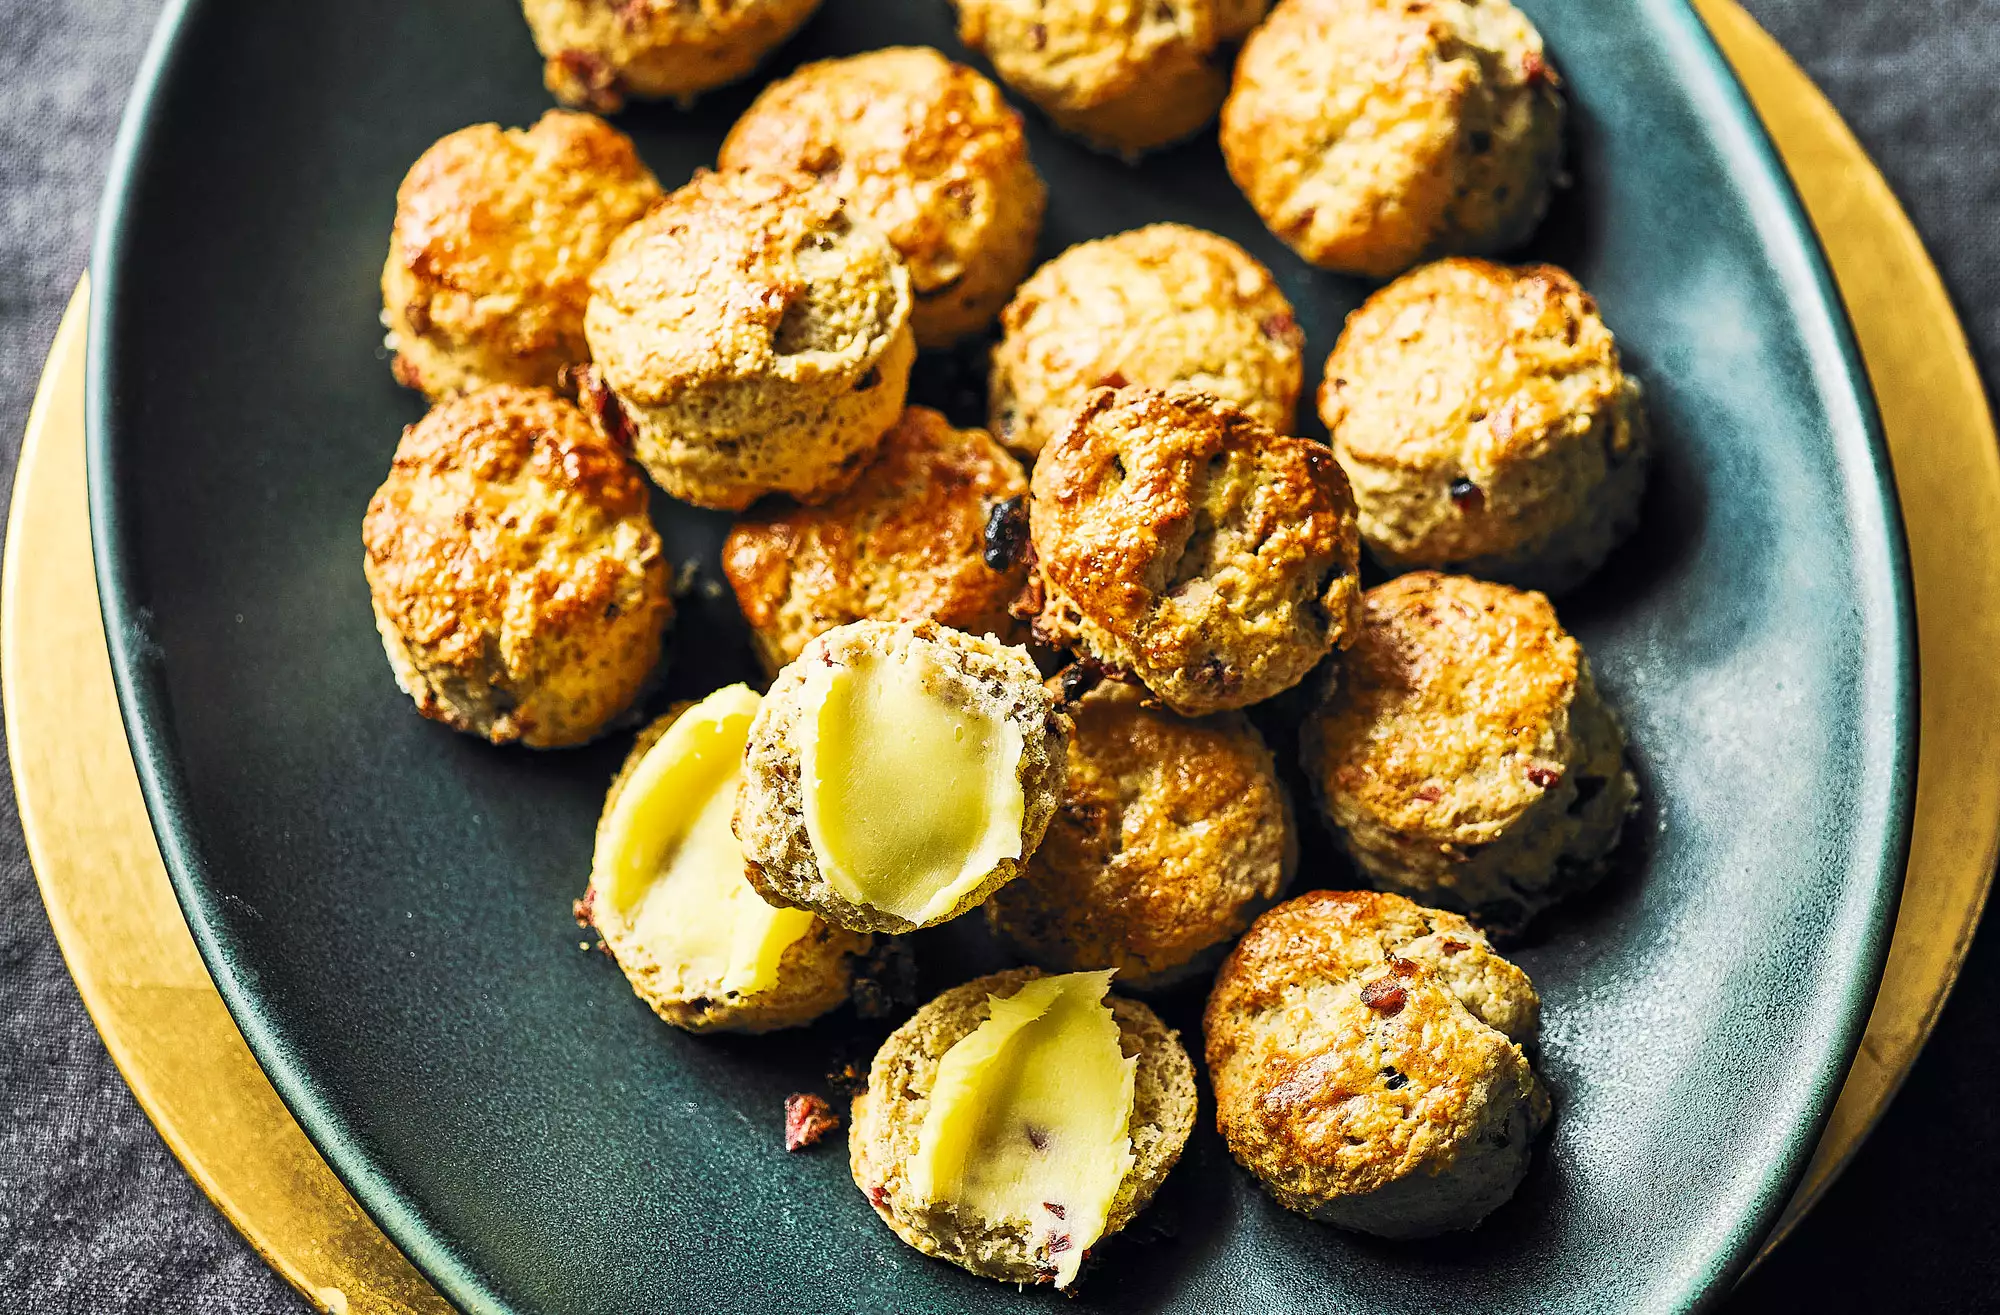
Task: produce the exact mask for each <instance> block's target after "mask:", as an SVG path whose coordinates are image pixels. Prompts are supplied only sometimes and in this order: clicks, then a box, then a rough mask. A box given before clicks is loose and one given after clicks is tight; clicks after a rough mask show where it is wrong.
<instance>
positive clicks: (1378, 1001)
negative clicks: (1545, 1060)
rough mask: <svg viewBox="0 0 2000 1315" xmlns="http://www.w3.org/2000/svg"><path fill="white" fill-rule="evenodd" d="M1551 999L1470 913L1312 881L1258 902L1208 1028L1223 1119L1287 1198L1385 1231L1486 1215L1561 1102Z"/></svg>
mask: <svg viewBox="0 0 2000 1315" xmlns="http://www.w3.org/2000/svg"><path fill="white" fill-rule="evenodd" d="M1540 1007H1541V1002H1540V1000H1539V999H1538V998H1537V997H1536V995H1535V988H1534V986H1533V985H1532V984H1531V983H1530V982H1529V981H1528V978H1527V976H1526V974H1524V973H1522V972H1521V970H1520V969H1519V968H1516V967H1515V966H1514V965H1513V964H1511V963H1509V962H1507V961H1506V960H1505V959H1502V958H1501V957H1500V956H1499V955H1497V954H1495V953H1493V950H1492V947H1491V946H1489V945H1488V944H1487V942H1486V938H1485V937H1484V936H1482V935H1481V934H1480V933H1479V932H1478V931H1477V930H1475V929H1474V928H1473V927H1472V925H1471V924H1470V923H1468V922H1466V921H1465V920H1464V919H1463V918H1460V917H1457V916H1456V915H1453V914H1450V913H1443V912H1440V911H1438V910H1435V909H1426V908H1422V907H1419V906H1418V905H1416V904H1412V903H1411V902H1410V901H1409V900H1406V899H1404V898H1403V897H1402V896H1400V895H1386V894H1378V893H1375V892H1373V891H1358V892H1357V891H1325V890H1321V891H1314V892H1312V893H1311V894H1307V895H1301V896H1299V897H1298V898H1297V899H1295V900H1291V901H1288V902H1287V903H1284V904H1280V905H1279V906H1278V907H1277V908H1275V909H1272V910H1271V911H1270V912H1268V913H1266V914H1265V915H1264V916H1263V917H1261V918H1259V919H1257V922H1256V923H1255V925H1253V926H1252V927H1251V928H1250V933H1249V934H1248V935H1247V936H1245V937H1244V938H1243V939H1242V941H1241V942H1239V943H1238V944H1237V947H1236V949H1235V951H1234V952H1233V953H1231V954H1230V956H1229V959H1228V961H1227V962H1226V963H1224V964H1223V967H1222V972H1221V973H1220V974H1219V975H1218V976H1217V978H1216V982H1215V990H1214V992H1213V993H1212V994H1211V995H1210V996H1209V999H1208V1012H1207V1015H1206V1017H1205V1018H1204V1021H1203V1031H1204V1033H1205V1034H1206V1036H1207V1042H1208V1072H1209V1078H1210V1080H1211V1081H1212V1082H1213V1083H1214V1085H1215V1121H1216V1127H1217V1129H1218V1130H1219V1131H1220V1132H1221V1133H1222V1138H1223V1140H1224V1141H1225V1142H1227V1143H1228V1144H1229V1150H1230V1153H1231V1154H1232V1155H1234V1156H1235V1157H1236V1159H1237V1161H1238V1162H1239V1163H1240V1164H1242V1165H1243V1167H1244V1168H1246V1169H1248V1170H1250V1171H1251V1172H1252V1173H1254V1174H1256V1175H1257V1177H1258V1178H1260V1179H1262V1180H1263V1183H1264V1185H1265V1186H1266V1187H1267V1188H1269V1189H1270V1191H1271V1194H1272V1195H1273V1196H1275V1197H1277V1198H1278V1201H1279V1202H1280V1203H1281V1204H1283V1205H1284V1206H1285V1207H1286V1208H1287V1209H1291V1210H1296V1211H1298V1212H1299V1213H1301V1214H1305V1215H1310V1216H1311V1217H1312V1218H1314V1219H1318V1220H1320V1221H1321V1222H1323V1223H1329V1224H1336V1225H1339V1226H1340V1227H1342V1228H1353V1229H1359V1230H1360V1231H1362V1232H1367V1233H1374V1234H1377V1235H1379V1236H1382V1237H1427V1236H1431V1235H1433V1234H1437V1233H1443V1232H1448V1231H1451V1230H1453V1229H1462V1228H1472V1227H1474V1226H1475V1225H1477V1224H1478V1223H1479V1222H1480V1220H1482V1219H1484V1218H1485V1217H1486V1216H1487V1215H1488V1214H1490V1213H1491V1212H1492V1211H1493V1210H1494V1209H1495V1208H1496V1207H1497V1206H1499V1205H1500V1204H1501V1203H1502V1202H1504V1201H1506V1199H1507V1198H1508V1197H1510V1196H1512V1195H1513V1193H1514V1189H1515V1188H1516V1187H1518V1186H1519V1185H1520V1183H1521V1179H1522V1178H1523V1177H1524V1176H1525V1175H1526V1173H1527V1170H1528V1160H1529V1157H1530V1155H1531V1153H1532V1150H1533V1143H1534V1138H1535V1136H1536V1134H1538V1133H1539V1132H1540V1131H1541V1130H1542V1128H1543V1126H1544V1125H1545V1124H1546V1123H1547V1122H1548V1119H1549V1097H1548V1092H1547V1091H1546V1090H1545V1089H1544V1088H1543V1086H1542V1084H1541V1081H1540V1079H1539V1078H1537V1077H1536V1076H1535V1071H1534V1069H1533V1068H1532V1067H1530V1066H1529V1063H1528V1057H1527V1056H1526V1055H1525V1054H1524V1053H1523V1052H1522V1050H1521V1043H1532V1042H1533V1040H1534V1036H1535V1032H1536V1028H1537V1025H1538V1022H1539V1017H1540Z"/></svg>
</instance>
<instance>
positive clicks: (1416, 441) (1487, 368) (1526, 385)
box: [1319, 258, 1647, 588]
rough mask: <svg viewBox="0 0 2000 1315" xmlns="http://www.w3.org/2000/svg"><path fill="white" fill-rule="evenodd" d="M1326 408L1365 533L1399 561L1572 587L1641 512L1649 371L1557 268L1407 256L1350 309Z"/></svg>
mask: <svg viewBox="0 0 2000 1315" xmlns="http://www.w3.org/2000/svg"><path fill="white" fill-rule="evenodd" d="M1319 405H1320V415H1321V416H1322V418H1324V419H1325V421H1326V426H1327V430H1328V432H1329V433H1330V434H1331V435H1332V438H1333V444H1334V452H1335V454H1336V455H1337V456H1338V457H1339V458H1340V461H1341V465H1342V466H1343V467H1345V469H1346V470H1347V474H1348V478H1349V479H1350V480H1352V481H1353V484H1354V493H1355V499H1356V501H1357V502H1358V503H1359V504H1360V508H1361V534H1362V538H1363V539H1364V540H1365V541H1366V542H1367V544H1368V546H1369V549H1370V551H1372V552H1374V553H1375V554H1376V555H1377V556H1378V557H1380V558H1381V559H1382V560H1383V561H1385V562H1387V563H1389V564H1391V565H1422V566H1444V565H1459V566H1461V567H1462V568H1463V569H1465V570H1467V571H1468V572H1469V573H1472V574H1479V575H1493V576H1498V577H1501V578H1506V579H1510V580H1514V581H1515V582H1517V583H1523V584H1533V585H1539V586H1546V587H1550V588H1559V587H1563V586H1565V585H1568V584H1571V583H1574V582H1575V581H1576V580H1578V579H1580V578H1581V577H1582V576H1583V575H1585V574H1588V573H1589V572H1590V571H1591V570H1593V569H1595V568H1596V566H1597V565H1598V564H1599V563H1600V562H1602V560H1603V558H1604V556H1605V554H1606V553H1608V552H1609V551H1610V550H1611V548H1612V547H1613V546H1614V545H1615V544H1616V543H1617V542H1618V540H1619V539H1620V538H1622V537H1623V536H1624V535H1625V534H1626V533H1628V532H1629V531H1630V530H1631V528H1632V526H1633V524H1634V523H1635V522H1636V520H1637V519H1638V510H1639V499H1640V495H1641V493H1642V491H1643V488H1644V480H1645V458H1646V445H1647V444H1646V438H1647V435H1646V424H1645V413H1644V410H1643V409H1642V408H1641V406H1640V401H1639V385H1638V382H1637V381H1636V380H1634V379H1632V378H1631V377H1630V376H1629V375H1627V374H1626V373H1625V372H1624V370H1623V368H1622V367H1621V365H1620V362H1619V356H1618V345H1617V343H1616V341H1615V340H1614V339H1613V338H1612V335H1611V330H1610V329H1609V328H1607V327H1606V326H1605V323H1604V320H1603V318H1602V317H1601V316H1600V315H1599V314H1598V310H1597V303H1596V302H1595V301H1594V300H1593V299H1592V298H1591V296H1590V294H1589V293H1587V292H1585V291H1584V290H1583V288H1582V287H1580V286H1579V285H1578V284H1577V281H1576V280H1575V279H1574V278H1571V277H1570V276H1569V275H1568V274H1567V273H1565V272H1564V271H1562V270H1560V269H1557V268H1556V267H1555V266H1553V265H1526V266H1519V267H1514V266H1508V265H1497V264H1494V263H1492V262H1491V261H1485V260H1473V259H1467V258H1456V259H1451V260H1440V261H1437V262H1435V263H1433V264H1429V265H1425V266H1423V267H1421V268H1419V269H1416V270H1412V271H1411V272H1410V273H1408V274H1406V275H1404V276H1403V277H1402V278H1400V279H1397V280H1396V281H1395V282H1394V283H1391V284H1389V285H1388V286H1387V287H1385V288H1382V289H1381V290H1379V291H1378V292H1376V293H1375V294H1374V295H1373V296H1372V297H1370V298H1369V299H1368V300H1367V301H1366V302H1365V303H1363V305H1362V306H1361V308H1360V309H1359V310H1356V311H1355V312H1354V313H1353V314H1352V315H1350V316H1348V319H1347V327H1346V329H1345V330H1344V331H1343V332H1342V333H1341V336H1340V341H1339V342H1338V343H1337V344H1336V345H1335V346H1334V349H1333V354H1332V355H1331V356H1330V357H1329V358H1328V360H1327V364H1326V378H1325V382H1324V383H1323V384H1322V385H1321V387H1320V395H1319Z"/></svg>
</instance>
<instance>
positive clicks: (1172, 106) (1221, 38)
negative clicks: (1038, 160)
mask: <svg viewBox="0 0 2000 1315" xmlns="http://www.w3.org/2000/svg"><path fill="white" fill-rule="evenodd" d="M957 4H958V39H959V40H961V41H963V42H964V43H965V44H966V45H967V46H970V47H971V48H972V49H974V50H977V51H979V52H981V53H982V54H984V55H985V56H986V57H987V58H988V59H990V60H992V61H993V67H994V68H995V70H997V71H998V72H999V74H1000V78H1001V81H1003V82H1005V83H1006V84H1007V85H1008V86H1010V87H1012V88H1014V90H1016V91H1018V92H1020V93H1021V94H1022V95H1023V96H1026V97H1027V98H1028V99H1029V100H1031V101H1034V102H1035V103H1036V104H1037V105H1039V106H1041V107H1042V109H1043V111H1044V112H1045V113H1047V114H1048V116H1049V117H1050V118H1051V119H1053V120H1055V122H1056V125H1057V126H1058V127H1060V128H1062V129H1063V130H1065V131H1067V132H1070V133H1073V134H1075V135H1076V136H1078V137H1081V138H1082V139H1083V140H1084V141H1086V142H1089V143H1090V144H1091V145H1093V146H1097V147H1099V148H1101V149H1103V150H1109V151H1117V152H1119V153H1121V154H1124V155H1128V156H1129V155H1137V154H1139V153H1140V152H1142V151H1149V150H1152V149H1153V148H1154V147H1157V146H1165V145H1167V144H1168V143H1170V142H1177V141H1179V140H1180V139H1182V138H1183V137H1187V136H1189V135H1191V134H1193V133H1195V132H1197V131H1199V130H1200V128H1201V126H1202V125H1203V124H1205V123H1207V122H1208V121H1209V120H1210V119H1211V118H1213V117H1214V115H1215V110H1216V107H1217V106H1218V105H1220V104H1221V103H1222V97H1223V94H1224V92H1225V91H1226V90H1227V88H1228V76H1227V70H1226V69H1225V67H1224V64H1223V58H1222V56H1221V54H1220V53H1219V47H1221V46H1223V45H1224V44H1226V43H1229V42H1233V41H1238V40H1241V39H1242V37H1243V36H1244V34H1246V33H1247V32H1249V31H1250V29H1251V28H1253V27H1255V26H1256V25H1257V22H1258V20H1259V19H1261V18H1263V16H1264V10H1265V8H1266V7H1267V5H1268V0H1147V3H1144V4H1135V3H1132V0H957Z"/></svg>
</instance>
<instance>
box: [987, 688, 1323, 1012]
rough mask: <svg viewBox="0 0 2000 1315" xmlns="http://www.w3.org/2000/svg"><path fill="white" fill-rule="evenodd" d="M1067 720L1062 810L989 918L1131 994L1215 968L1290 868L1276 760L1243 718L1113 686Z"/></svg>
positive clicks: (1287, 809)
mask: <svg viewBox="0 0 2000 1315" xmlns="http://www.w3.org/2000/svg"><path fill="white" fill-rule="evenodd" d="M1069 714H1070V719H1071V720H1072V721H1074V722H1075V723H1076V731H1075V733H1074V734H1073V735H1071V737H1070V742H1069V778H1068V780H1067V781H1066V782H1065V783H1064V785H1063V797H1062V803H1061V804H1060V805H1058V806H1057V808H1056V815H1055V820H1054V821H1052V822H1050V823H1049V830H1048V834H1047V835H1045V836H1043V837H1042V844H1041V848H1039V849H1037V850H1036V851H1035V853H1034V856H1033V857H1032V858H1030V859H1029V860H1028V871H1027V872H1026V874H1024V875H1023V876H1022V877H1021V879H1020V880H1019V881H1015V882H1012V883H1010V884H1009V885H1006V886H1003V887H1002V888H1001V889H1000V890H999V891H998V892H996V893H995V894H994V896H993V898H992V899H990V900H988V901H987V902H986V919H987V921H988V923H989V924H991V926H992V927H993V929H994V931H995V932H997V933H999V935H1000V936H1001V937H1002V938H1003V939H1005V940H1007V941H1009V942H1011V943H1012V944H1013V945H1014V946H1015V947H1016V948H1017V949H1019V950H1020V951H1021V952H1022V953H1023V954H1024V955H1026V957H1028V958H1029V959H1031V960H1033V961H1034V962H1036V963H1038V964H1040V965H1041V966H1042V967H1044V968H1047V969H1049V970H1051V971H1053V972H1077V971H1082V970H1090V969H1099V968H1115V969H1117V970H1118V983H1119V985H1120V986H1122V987H1125V988H1127V989H1130V990H1148V989H1151V988H1155V987H1161V986H1167V985H1170V984H1172V983H1174V982H1177V981H1180V980H1183V979H1185V978H1187V977H1189V976H1192V975H1193V974H1195V973H1198V972H1200V971H1202V970H1204V969H1207V968H1212V967H1213V966H1214V964H1215V962H1216V960H1217V959H1219V958H1220V955H1221V951H1222V949H1223V947H1224V946H1225V945H1226V944H1227V943H1228V942H1230V941H1232V940H1234V939H1235V938H1236V937H1238V936H1240V935H1242V933H1243V929H1244V928H1245V927H1247V926H1249V925H1250V919H1251V918H1253V917H1255V916H1256V915H1257V913H1258V912H1260V911H1261V910H1262V909H1264V908H1265V907H1266V906H1267V905H1269V904H1270V902H1271V901H1272V900H1274V899H1276V898H1277V896H1278V892H1279V891H1281V890H1283V889H1284V887H1285V886H1286V885H1287V884H1288V883H1289V882H1290V881H1291V879H1292V874H1293V872H1294V871H1295V870H1296V869H1297V867H1298V837H1297V835H1296V834H1295V832H1294V830H1293V826H1292V810H1291V804H1290V801H1289V800H1287V799H1286V797H1285V787H1284V786H1283V785H1282V784H1281V783H1280V782H1279V780H1278V772H1277V766H1276V764H1274V763H1273V762H1272V761H1271V751H1270V750H1269V749H1268V748H1266V747H1265V746H1264V740H1263V737H1262V736H1260V735H1258V734H1257V728H1256V727H1254V726H1252V725H1251V724H1250V721H1249V719H1248V718H1247V717H1245V716H1244V715H1243V714H1242V713H1240V712H1223V713H1217V714H1216V715H1214V716H1212V717H1203V718H1200V719H1198V720H1193V719H1189V718H1186V717H1180V716H1176V715H1175V714H1173V713H1171V712H1168V711H1166V710H1164V709H1161V708H1152V707H1148V706H1146V701H1145V699H1144V697H1143V696H1142V695H1141V694H1140V692H1139V691H1138V690H1135V689H1133V688H1132V687H1131V686H1129V685H1122V684H1118V683H1116V682H1112V681H1107V682H1105V683H1104V684H1101V685H1099V686H1098V687H1097V688H1096V689H1094V690H1092V691H1091V692H1090V693H1088V694H1086V695H1085V696H1084V697H1083V698H1082V699H1080V700H1078V701H1076V702H1073V703H1071V704H1070V705H1069Z"/></svg>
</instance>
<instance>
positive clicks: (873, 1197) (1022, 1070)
mask: <svg viewBox="0 0 2000 1315" xmlns="http://www.w3.org/2000/svg"><path fill="white" fill-rule="evenodd" d="M1110 982H1111V974H1110V973H1109V972H1096V973H1071V974H1068V975H1066V976H1061V977H1044V976H1041V975H1040V974H1038V973H1037V972H1035V970H1033V969H1018V970H1016V971H1013V972H1005V973H996V974H994V975H993V976H991V977H982V978H979V979H978V980H976V981H971V982H967V983H966V984H965V985H963V986H960V987H956V988H954V989H952V990H949V991H946V992H945V993H944V994H943V995H941V996H939V997H938V998H937V999H935V1000H933V1001H931V1002H930V1003H929V1004H927V1005H925V1006H924V1007H923V1008H922V1009H919V1010H918V1011H917V1012H916V1014H915V1015H914V1016H913V1017H912V1018H911V1019H910V1020H909V1021H908V1022H907V1023H904V1024H903V1025H902V1026H901V1027H899V1028H897V1029H896V1030H895V1032H893V1033H891V1034H890V1036H889V1039H888V1040H887V1041H885V1042H883V1044H882V1048H881V1050H880V1051H878V1052H877V1053H876V1055H875V1062H874V1064H873V1065H872V1066H871V1067H870V1069H869V1072H868V1089H867V1091H865V1092H864V1093H863V1094H861V1095H860V1096H858V1097H856V1098H855V1101H854V1118H853V1124H852V1128H851V1130H850V1132H849V1134H848V1142H847V1146H848V1161H849V1164H850V1166H851V1167H852V1169H853V1173H854V1183H855V1185H856V1186H857V1187H859V1188H860V1189H861V1191H862V1192H863V1194H865V1195H866V1196H867V1198H868V1202H869V1204H870V1205H872V1206H874V1207H875V1212H876V1213H877V1214H879V1215H881V1216H882V1220H883V1222H884V1223H886V1224H888V1225H889V1227H890V1228H891V1229H893V1230H894V1231H895V1233H896V1236H898V1237H900V1238H902V1239H903V1241H905V1242H907V1243H909V1244H910V1245H911V1246H913V1247H915V1248H916V1249H917V1250H919V1251H921V1252H923V1253H924V1254H925V1255H929V1256H935V1257H937V1258H938V1259H939V1260H945V1261H949V1262H951V1263H952V1264H954V1265H958V1266H960V1267H961V1268H963V1269H968V1270H970V1271H972V1272H973V1273H974V1274H979V1275H981V1276H983V1277H986V1278H991V1279H998V1280H1000V1281H1001V1282H1005V1283H1053V1284H1055V1286H1056V1287H1058V1288H1068V1287H1070V1286H1071V1285H1072V1284H1073V1283H1074V1282H1075V1281H1076V1277H1077V1271H1078V1269H1079V1267H1080V1266H1081V1265H1082V1264H1083V1261H1084V1257H1085V1256H1086V1254H1087V1253H1088V1252H1089V1251H1090V1249H1091V1248H1092V1247H1094V1246H1096V1245H1097V1244H1098V1243H1099V1242H1100V1241H1102V1240H1103V1239H1104V1238H1107V1237H1109V1236H1111V1235H1112V1234H1113V1233H1116V1232H1117V1231H1118V1230H1120V1229H1121V1228H1123V1227H1125V1226H1126V1225H1127V1224H1129V1223H1130V1222H1131V1221H1132V1219H1133V1217H1134V1216H1136V1215H1137V1214H1138V1213H1139V1211H1141V1210H1143V1209H1144V1208H1145V1207H1146V1204H1147V1202H1149V1201H1150V1200H1152V1198H1153V1193H1154V1192H1155V1191H1157V1190H1158V1189H1159V1186H1160V1184H1161V1183H1162V1182H1163V1181H1164V1180H1165V1179H1166V1176H1167V1172H1168V1171H1169V1170H1170V1169H1172V1168H1173V1167H1174V1163H1175V1161H1177V1160H1179V1159H1180V1154H1181V1149H1182V1147H1184V1146H1185V1145H1186V1144H1187V1138H1188V1133H1189V1132H1190V1131H1192V1130H1193V1128H1194V1120H1195V1100H1196V1097H1195V1083H1194V1064H1193V1062H1192V1061H1190V1060H1189V1058H1188V1054H1187V1051H1186V1050H1185V1049H1184V1048H1183V1047H1182V1046H1181V1041H1180V1037H1179V1035H1178V1034H1177V1033H1175V1032H1174V1031H1172V1030H1171V1029H1170V1028H1168V1027H1167V1026H1166V1024H1164V1023H1162V1022H1161V1021H1160V1019H1159V1017H1158V1016H1157V1015H1155V1014H1154V1013H1153V1011H1152V1010H1150V1009H1148V1008H1147V1007H1146V1006H1145V1005H1143V1004H1140V1003H1138V1002H1137V1001H1133V1000H1126V999H1122V998H1120V997H1118V996H1112V995H1107V994H1106V991H1107V989H1108V988H1109V986H1110Z"/></svg>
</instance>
